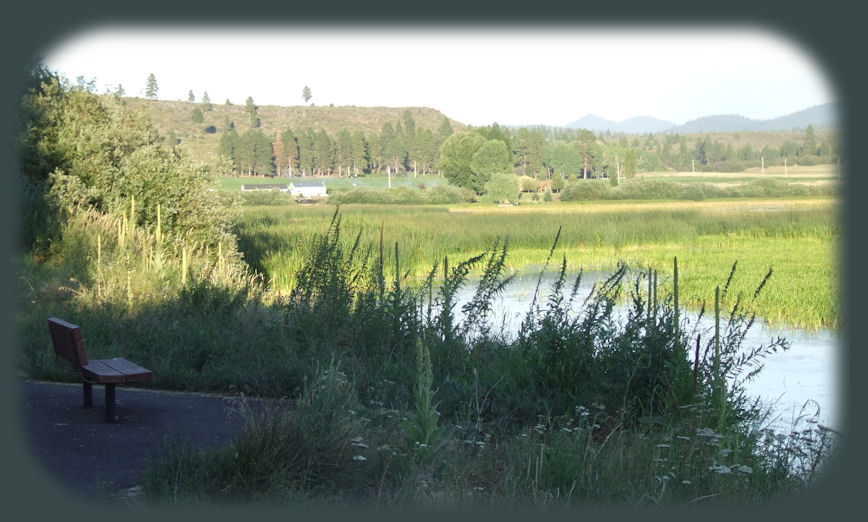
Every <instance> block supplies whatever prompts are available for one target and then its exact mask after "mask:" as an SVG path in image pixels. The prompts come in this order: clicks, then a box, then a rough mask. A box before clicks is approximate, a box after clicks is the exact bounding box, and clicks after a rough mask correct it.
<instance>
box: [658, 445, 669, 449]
mask: <svg viewBox="0 0 868 522" xmlns="http://www.w3.org/2000/svg"><path fill="white" fill-rule="evenodd" d="M657 447H658V448H663V449H665V448H668V447H670V446H669V444H658V445H657Z"/></svg>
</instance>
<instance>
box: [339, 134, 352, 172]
mask: <svg viewBox="0 0 868 522" xmlns="http://www.w3.org/2000/svg"><path fill="white" fill-rule="evenodd" d="M337 164H338V174H343V173H346V175H347V176H349V174H350V168H351V167H352V165H353V137H352V136H351V135H350V131H348V130H347V129H346V128H344V129H341V131H340V132H339V133H338V143H337Z"/></svg>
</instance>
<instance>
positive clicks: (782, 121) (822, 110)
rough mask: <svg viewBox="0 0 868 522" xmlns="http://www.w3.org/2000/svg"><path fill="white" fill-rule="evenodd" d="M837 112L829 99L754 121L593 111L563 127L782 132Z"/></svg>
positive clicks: (833, 121) (834, 117) (818, 123)
mask: <svg viewBox="0 0 868 522" xmlns="http://www.w3.org/2000/svg"><path fill="white" fill-rule="evenodd" d="M838 111H839V105H838V103H836V102H829V103H824V104H820V105H814V106H812V107H808V108H806V109H802V110H799V111H796V112H793V113H790V114H786V115H783V116H779V117H777V118H772V119H768V120H757V119H753V118H748V117H746V116H742V115H738V114H718V115H711V116H702V117H700V118H695V119H693V120H689V121H687V122H686V123H684V124H682V125H677V124H675V123H673V122H670V121H666V120H661V119H659V118H654V117H652V116H635V117H633V118H628V119H626V120H623V121H620V122H616V121H613V120H609V119H607V118H604V117H602V116H599V115H596V114H588V115H586V116H583V117H581V118H579V119H578V120H575V121H572V122H570V123H568V124H566V125H565V126H564V127H566V128H570V129H587V130H590V131H593V132H606V131H611V132H623V133H625V134H647V133H651V134H658V133H666V134H696V133H702V132H739V131H783V130H792V129H801V128H807V126H808V125H813V126H814V128H817V129H821V128H826V127H835V126H836V125H837V121H838Z"/></svg>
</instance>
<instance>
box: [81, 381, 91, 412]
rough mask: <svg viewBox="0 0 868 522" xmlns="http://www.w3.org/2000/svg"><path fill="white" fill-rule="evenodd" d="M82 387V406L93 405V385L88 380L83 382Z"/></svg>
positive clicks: (88, 406)
mask: <svg viewBox="0 0 868 522" xmlns="http://www.w3.org/2000/svg"><path fill="white" fill-rule="evenodd" d="M83 389H84V406H83V408H92V407H93V385H92V384H91V383H89V382H85V383H84V384H83Z"/></svg>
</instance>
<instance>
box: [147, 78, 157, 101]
mask: <svg viewBox="0 0 868 522" xmlns="http://www.w3.org/2000/svg"><path fill="white" fill-rule="evenodd" d="M158 90H159V89H158V87H157V77H156V76H154V73H151V74H149V75H148V80H147V82H145V98H150V99H152V100H156V99H157V92H158Z"/></svg>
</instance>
